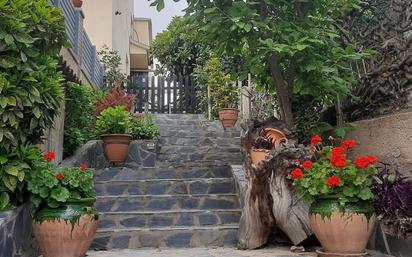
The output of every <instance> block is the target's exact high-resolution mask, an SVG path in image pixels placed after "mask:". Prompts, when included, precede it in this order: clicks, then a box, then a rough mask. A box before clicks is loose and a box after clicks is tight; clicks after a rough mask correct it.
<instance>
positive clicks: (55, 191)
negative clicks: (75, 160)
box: [27, 152, 96, 217]
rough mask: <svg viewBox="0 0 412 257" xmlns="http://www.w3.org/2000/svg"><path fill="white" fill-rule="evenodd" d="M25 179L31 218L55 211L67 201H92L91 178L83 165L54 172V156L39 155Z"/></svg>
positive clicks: (93, 190)
mask: <svg viewBox="0 0 412 257" xmlns="http://www.w3.org/2000/svg"><path fill="white" fill-rule="evenodd" d="M42 157H43V160H38V161H37V162H36V164H35V167H34V168H33V169H32V171H31V172H30V173H29V175H28V177H27V189H28V191H29V194H30V203H31V205H32V208H33V214H34V216H35V217H36V212H37V211H38V210H41V209H43V208H49V209H57V208H59V207H62V206H63V205H64V204H66V203H67V202H70V201H76V200H81V199H86V198H87V199H90V198H92V199H93V198H95V197H96V192H95V189H94V184H93V174H92V172H91V171H90V170H89V169H87V167H86V166H85V165H81V166H80V167H68V168H56V167H55V166H54V165H53V164H52V163H51V161H52V160H53V159H54V153H53V152H48V153H46V154H43V155H42Z"/></svg>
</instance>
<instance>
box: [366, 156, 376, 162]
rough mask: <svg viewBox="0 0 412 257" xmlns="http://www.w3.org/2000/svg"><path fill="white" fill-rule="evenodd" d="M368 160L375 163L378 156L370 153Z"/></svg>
mask: <svg viewBox="0 0 412 257" xmlns="http://www.w3.org/2000/svg"><path fill="white" fill-rule="evenodd" d="M368 161H369V163H371V164H372V163H375V162H376V161H377V159H376V156H374V155H369V156H368Z"/></svg>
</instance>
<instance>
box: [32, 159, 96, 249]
mask: <svg viewBox="0 0 412 257" xmlns="http://www.w3.org/2000/svg"><path fill="white" fill-rule="evenodd" d="M43 158H46V159H47V160H48V162H46V161H43V160H38V161H36V162H35V163H34V167H33V169H32V171H31V172H30V173H28V177H27V189H28V191H29V196H30V204H31V207H32V212H31V213H32V217H33V223H32V226H33V233H34V236H35V238H36V240H37V243H38V246H39V248H40V252H41V253H42V255H43V256H44V257H56V256H59V257H80V256H84V255H85V253H86V252H87V250H88V249H89V247H90V244H91V243H92V240H93V237H94V235H95V233H96V228H97V217H98V216H97V212H96V210H95V208H94V207H93V204H94V202H95V201H96V193H95V190H94V184H93V174H92V172H91V171H90V170H88V169H87V167H86V166H85V165H81V166H80V167H74V168H73V167H72V168H62V169H57V168H56V167H55V166H53V165H52V164H51V163H50V161H51V158H50V156H49V155H44V156H43Z"/></svg>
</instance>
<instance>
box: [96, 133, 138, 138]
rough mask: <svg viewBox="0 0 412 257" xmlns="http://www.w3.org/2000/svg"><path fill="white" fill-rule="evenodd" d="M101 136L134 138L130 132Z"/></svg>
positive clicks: (103, 135) (102, 136)
mask: <svg viewBox="0 0 412 257" xmlns="http://www.w3.org/2000/svg"><path fill="white" fill-rule="evenodd" d="M100 137H101V138H104V137H127V138H132V135H130V134H102V135H100Z"/></svg>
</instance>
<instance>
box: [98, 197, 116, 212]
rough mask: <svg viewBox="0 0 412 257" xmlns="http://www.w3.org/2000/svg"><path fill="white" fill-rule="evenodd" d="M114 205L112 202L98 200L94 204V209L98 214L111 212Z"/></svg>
mask: <svg viewBox="0 0 412 257" xmlns="http://www.w3.org/2000/svg"><path fill="white" fill-rule="evenodd" d="M113 204H114V200H107V199H105V200H98V201H97V202H96V205H95V206H96V209H97V211H99V212H105V211H111V209H112V207H113Z"/></svg>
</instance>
